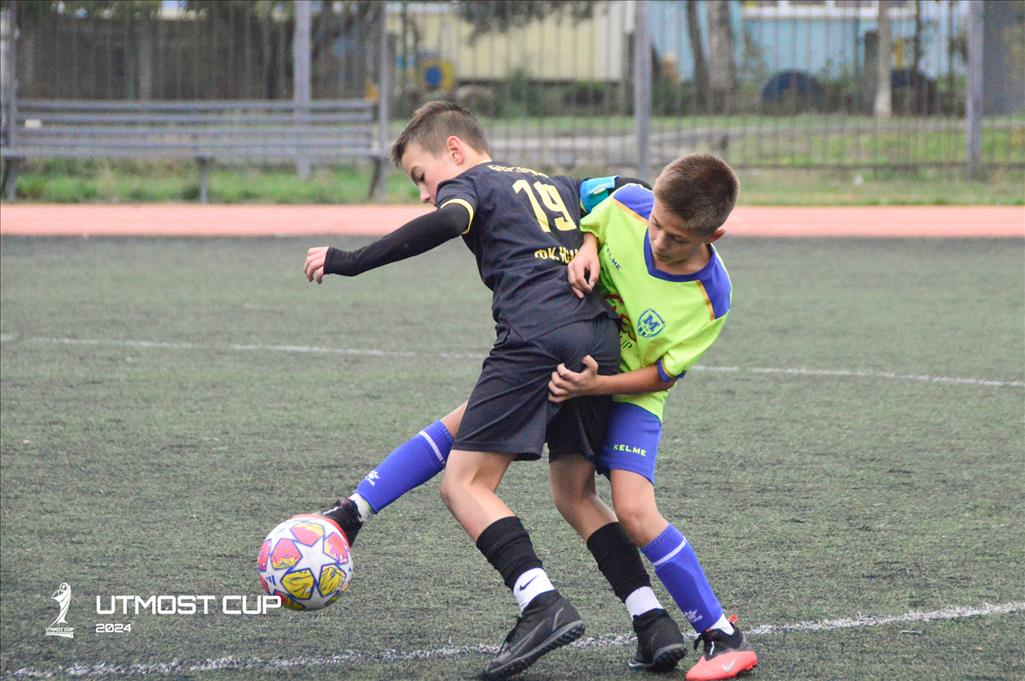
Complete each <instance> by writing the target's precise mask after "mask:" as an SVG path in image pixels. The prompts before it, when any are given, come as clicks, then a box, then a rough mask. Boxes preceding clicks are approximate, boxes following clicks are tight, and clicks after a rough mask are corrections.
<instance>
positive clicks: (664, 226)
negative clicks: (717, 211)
mask: <svg viewBox="0 0 1025 681" xmlns="http://www.w3.org/2000/svg"><path fill="white" fill-rule="evenodd" d="M725 233H726V230H725V229H723V228H722V227H720V228H719V229H717V230H715V231H714V232H713V233H712V234H709V235H707V236H706V235H703V234H699V233H697V232H695V231H694V230H691V229H687V227H686V224H685V221H684V219H683V218H681V217H679V216H678V215H676V214H675V213H673V212H672V211H669V210H666V208H665V207H664V206H662V204H661V203H660V202H659V201H658V200H657V199H656V200H655V205H653V206H652V208H651V215H650V217H649V218H648V240H649V241H650V242H651V253H652V255H653V256H655V264H656V265H663V266H668V267H672V266H680V265H685V264H687V263H688V262H693V261H694V260H696V259H698V258H700V257H702V256H703V255H704V251H705V248H706V246H707V245H708V244H710V243H713V242H715V241H718V239H719V237H721V236H722V235H723V234H725Z"/></svg>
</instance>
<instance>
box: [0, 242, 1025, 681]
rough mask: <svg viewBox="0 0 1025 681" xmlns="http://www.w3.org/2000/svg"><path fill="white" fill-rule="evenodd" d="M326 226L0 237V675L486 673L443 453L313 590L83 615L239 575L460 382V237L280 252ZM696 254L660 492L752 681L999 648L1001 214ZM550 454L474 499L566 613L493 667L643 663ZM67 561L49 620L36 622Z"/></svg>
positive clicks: (1006, 266)
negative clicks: (343, 578)
mask: <svg viewBox="0 0 1025 681" xmlns="http://www.w3.org/2000/svg"><path fill="white" fill-rule="evenodd" d="M323 241H324V240H323V238H317V239H299V240H278V239H264V240H256V239H253V240H187V239H181V240H178V239H166V240H160V239H88V240H80V239H58V240H47V239H21V238H10V237H5V238H4V239H3V240H2V249H0V251H2V262H0V265H2V267H0V272H2V287H0V288H2V300H0V303H2V324H0V333H2V365H0V375H2V382H0V387H2V431H0V446H2V463H0V472H2V506H0V519H2V532H0V547H2V567H0V619H2V637H0V643H2V645H0V648H2V652H0V660H2V670H0V671H2V675H3V678H5V679H6V678H38V677H45V676H53V677H57V678H60V677H64V676H79V677H82V676H86V675H88V677H89V678H92V677H93V676H96V677H100V676H110V677H115V678H127V677H139V676H149V677H164V676H169V677H174V678H195V679H210V680H213V679H254V678H282V677H287V678H297V679H298V678H303V679H308V678H330V679H405V678H429V679H459V678H469V677H471V676H473V675H474V674H475V673H476V672H477V671H479V670H480V669H481V668H482V666H483V664H484V661H485V659H486V657H487V656H488V655H489V650H492V649H491V648H489V646H494V645H497V644H498V643H499V642H500V641H501V640H502V638H503V637H504V635H505V633H506V631H507V630H508V628H509V627H510V626H511V624H512V621H513V617H514V614H515V607H514V605H513V601H512V598H511V597H510V596H509V594H508V593H507V591H506V590H505V588H504V587H502V586H501V584H500V580H499V579H498V577H497V574H496V573H495V572H494V571H493V570H492V568H491V567H490V566H489V565H488V564H487V563H486V561H485V560H484V559H483V557H482V556H481V555H480V554H479V553H478V552H477V551H476V550H475V549H474V548H473V547H472V545H471V543H470V542H469V540H468V539H467V538H466V537H465V535H464V534H463V533H462V530H461V529H459V527H458V526H457V524H456V523H455V521H454V520H453V519H452V518H451V517H450V516H449V514H448V513H447V511H446V510H445V509H444V508H443V506H442V504H441V502H440V499H439V497H438V494H437V481H432V482H431V483H429V484H428V485H426V486H425V487H423V488H421V489H419V490H416V491H415V492H413V493H411V494H410V495H409V496H408V497H406V498H404V499H402V500H400V501H398V502H396V503H395V504H394V505H393V506H391V507H389V508H388V509H387V510H385V512H384V513H383V514H381V515H380V516H379V517H377V518H375V519H373V520H372V521H371V523H370V524H369V525H368V526H367V527H366V528H365V529H364V530H363V532H362V533H361V534H360V535H359V538H358V541H357V542H356V544H355V552H354V555H355V565H356V570H355V575H354V577H353V581H352V585H351V589H350V590H349V592H348V593H347V594H346V596H345V597H344V598H343V599H342V601H341V602H339V603H338V604H336V605H335V606H332V607H331V608H328V609H327V610H324V611H321V612H319V613H293V612H286V611H275V612H273V613H271V614H269V615H266V616H249V617H230V616H226V615H222V614H211V615H207V616H200V615H196V616H184V615H179V616H156V615H151V614H142V615H138V616H136V615H131V616H128V617H124V616H117V617H112V616H98V615H97V614H96V612H95V598H96V595H97V594H100V595H103V596H104V597H109V595H113V594H137V595H142V596H148V595H154V594H218V595H219V594H251V595H256V594H257V593H258V592H259V586H258V585H257V582H256V569H255V562H256V553H257V549H258V548H259V545H260V542H261V540H262V538H263V536H264V534H266V532H267V531H268V530H269V529H270V528H271V527H273V526H274V525H275V524H276V523H277V522H279V521H280V520H282V519H284V518H285V517H287V516H289V515H291V514H293V513H296V512H305V511H311V510H316V509H318V508H321V507H323V506H324V505H325V504H326V503H327V502H331V501H333V500H334V499H335V498H337V497H338V496H339V494H341V493H348V492H349V491H350V489H351V488H352V487H353V486H354V485H355V484H356V483H357V482H358V480H359V479H360V478H361V477H362V475H363V474H364V473H366V472H367V471H368V470H369V469H370V468H371V466H372V465H373V464H374V463H376V462H377V461H378V460H379V458H380V457H381V456H382V455H383V454H384V453H386V452H387V451H389V450H390V449H391V448H392V447H393V446H395V445H397V444H399V443H400V442H401V441H404V440H405V439H406V438H407V437H409V436H411V435H413V434H414V433H416V432H417V431H418V430H419V429H420V428H422V427H423V426H424V425H425V424H426V423H428V422H430V421H431V420H433V419H435V418H437V417H439V416H441V415H442V414H444V413H446V412H447V411H448V410H449V409H450V408H451V407H453V406H455V405H456V404H458V403H459V402H460V401H461V400H462V399H463V398H465V396H466V395H467V394H468V392H469V390H470V388H471V386H472V384H473V381H474V378H475V377H476V375H477V371H478V369H479V365H480V359H481V358H482V357H483V355H484V353H485V352H486V351H487V349H488V347H489V345H490V341H491V340H492V336H493V330H492V324H491V320H490V313H489V294H488V292H487V291H486V289H484V287H483V286H482V285H481V284H480V282H479V279H478V278H477V274H476V270H475V267H474V264H473V259H472V258H471V257H470V256H469V254H468V253H467V252H466V249H465V248H464V247H463V246H462V245H460V244H450V245H448V246H446V247H443V248H441V249H439V250H438V251H436V252H433V253H430V254H427V255H425V256H421V257H419V258H416V259H413V260H410V261H407V262H403V263H399V264H396V265H392V266H390V267H388V268H385V269H382V270H379V271H376V272H372V273H368V274H366V275H363V276H361V277H359V278H356V279H341V278H337V277H333V278H329V280H326V281H325V284H324V285H323V286H320V287H318V286H316V285H312V284H308V283H306V281H305V278H304V277H303V276H302V272H301V265H302V262H303V258H304V256H305V251H306V248H307V247H308V246H311V245H317V244H319V243H322V242H323ZM338 243H339V245H349V246H354V245H357V244H360V243H365V240H361V239H340V240H338ZM720 252H721V253H722V255H723V257H724V259H725V261H726V264H727V267H728V268H729V270H730V274H731V277H732V280H733V284H734V298H733V308H732V312H731V316H730V319H729V320H728V322H727V324H726V327H725V330H724V332H723V335H722V337H721V338H720V339H719V341H718V342H717V344H716V345H715V346H714V347H713V348H712V349H711V350H710V351H709V353H708V354H707V355H706V356H705V357H704V359H703V360H702V367H703V368H702V370H697V369H695V370H694V371H692V372H691V373H690V374H689V375H688V376H687V377H686V379H685V380H684V381H683V382H682V383H681V384H680V385H679V386H677V387H676V388H675V389H674V391H673V395H672V396H671V398H670V402H669V407H668V409H667V412H666V420H667V433H666V436H665V437H664V439H663V449H662V453H661V455H660V461H659V486H658V490H659V492H658V496H659V499H660V508H661V510H662V511H663V513H664V514H665V515H666V516H667V517H668V518H669V519H671V520H673V521H675V522H676V523H677V525H678V526H679V527H680V528H681V529H682V531H683V532H684V534H686V535H687V537H688V539H689V540H690V541H691V543H692V544H693V545H694V546H695V549H696V550H697V552H698V555H699V556H700V558H701V559H702V562H703V564H704V567H705V570H706V573H707V574H708V575H709V578H710V580H711V582H712V585H713V587H714V588H715V589H716V591H717V593H718V595H719V597H720V599H721V600H722V602H723V604H724V605H725V606H726V608H727V610H728V611H730V612H737V613H739V615H740V617H741V624H742V625H743V626H745V627H746V628H747V629H748V630H750V631H751V632H752V636H751V641H752V644H753V645H754V646H755V648H756V650H757V651H758V654H759V658H760V664H759V667H758V668H757V670H756V671H755V672H754V673H753V674H752V675H751V678H755V679H895V680H900V679H976V680H981V679H1020V678H1023V677H1025V658H1023V656H1022V653H1021V651H1022V642H1023V641H1025V586H1023V580H1022V570H1023V566H1025V541H1023V536H1025V520H1023V519H1022V518H1023V516H1022V509H1023V508H1025V386H1023V382H1025V326H1023V320H1025V248H1023V242H1022V241H1020V240H1002V241H995V240H917V241H916V240H887V241H872V240H769V239H729V238H727V239H726V240H724V241H723V242H721V243H720ZM799 369H804V370H806V371H797V370H799ZM926 377H932V378H931V379H930V378H926ZM952 379H970V380H966V381H956V380H952ZM545 468H546V467H545V466H544V465H543V464H542V463H540V462H537V463H525V464H517V465H514V466H513V467H512V468H511V470H510V472H509V474H508V475H507V477H506V479H505V481H504V483H503V485H502V488H501V490H502V494H503V496H504V498H505V499H506V500H507V501H508V502H509V503H510V505H511V506H512V508H514V509H515V510H517V511H518V512H519V514H520V515H521V517H522V518H523V520H524V522H525V524H526V526H527V527H528V529H529V530H530V531H531V533H532V535H533V538H534V541H535V545H536V547H537V549H538V553H539V555H540V556H541V558H542V559H543V560H544V561H545V566H546V568H547V569H548V571H549V573H550V575H551V576H552V579H553V581H554V582H555V583H556V585H557V586H558V587H559V588H560V589H561V590H562V591H563V592H564V593H565V594H566V595H567V596H569V597H570V598H571V599H572V600H573V601H574V603H575V604H576V605H577V607H578V609H579V610H580V612H581V614H582V615H583V616H584V619H585V621H586V623H587V634H586V635H585V639H584V640H583V644H582V645H576V646H573V647H570V648H568V649H562V650H559V651H556V652H554V653H552V654H551V655H548V656H546V657H545V658H542V659H541V660H540V661H539V662H538V663H537V664H536V665H534V667H532V668H531V669H530V670H528V671H527V672H526V673H525V674H523V675H522V677H521V678H523V679H525V680H535V681H540V680H541V679H553V680H554V679H567V680H569V679H573V680H576V679H631V680H634V679H643V678H646V676H645V675H644V674H643V673H639V672H630V671H628V670H627V669H626V665H625V662H626V660H627V659H628V658H629V657H630V656H631V655H632V652H633V643H632V641H631V640H630V634H631V633H632V632H631V630H630V626H629V621H628V618H627V616H626V614H625V610H624V609H623V608H622V606H621V605H620V604H619V603H618V601H616V600H615V597H614V596H613V594H612V593H611V590H610V589H609V588H608V587H607V586H606V584H605V583H604V581H603V580H602V578H601V577H600V576H599V574H598V572H597V570H596V568H595V567H594V563H593V561H592V559H591V557H590V554H588V553H587V551H586V549H585V548H584V546H583V543H582V542H581V541H579V540H578V539H577V538H576V536H575V535H574V534H573V533H572V531H571V530H570V528H569V526H568V525H566V524H565V523H564V522H563V521H562V520H561V519H560V517H559V516H558V514H557V512H556V511H555V510H554V508H553V506H552V504H551V499H550V495H549V492H548V489H547V481H546V470H545ZM603 489H604V490H605V491H606V498H607V487H604V488H603ZM61 582H68V583H69V584H70V585H71V587H72V590H73V596H72V601H71V607H70V610H69V612H68V617H67V623H68V625H69V626H74V627H75V638H74V639H72V640H67V639H58V638H54V637H45V636H44V629H45V627H46V626H47V625H48V624H50V622H51V621H52V620H53V619H54V618H55V617H56V615H57V607H56V604H55V603H54V601H52V600H51V599H50V596H51V594H52V593H53V592H54V590H55V589H56V588H57V586H58V585H59V584H60V583H61ZM656 592H657V593H658V594H659V596H660V598H662V600H663V602H664V603H666V604H669V603H670V600H669V598H668V596H667V595H666V594H665V592H664V591H663V590H662V589H661V586H660V585H658V584H657V580H656ZM958 608H974V609H975V610H974V612H976V613H977V614H975V615H971V616H966V615H969V613H965V612H963V611H960V610H958ZM674 612H675V613H676V614H677V615H678V611H674ZM909 613H924V615H921V616H916V615H914V614H909ZM886 618H892V619H889V620H887V619H886ZM916 618H917V619H916ZM678 619H679V618H678ZM129 621H130V622H132V625H133V628H132V632H131V633H128V634H97V633H95V632H94V628H95V625H96V623H97V622H129ZM799 623H804V625H802V626H800V627H791V626H789V625H795V624H799ZM694 659H695V658H694V657H693V655H692V656H689V657H688V658H687V659H686V660H685V661H684V662H683V664H682V666H683V667H684V668H686V667H687V666H689V665H690V664H691V663H692V662H693V660H694ZM74 665H78V666H74ZM675 678H682V672H681V673H678V674H677V675H676V677H675Z"/></svg>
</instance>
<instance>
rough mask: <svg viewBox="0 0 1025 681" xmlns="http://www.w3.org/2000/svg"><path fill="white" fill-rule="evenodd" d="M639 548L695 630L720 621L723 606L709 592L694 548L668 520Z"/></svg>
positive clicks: (702, 629)
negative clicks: (656, 533)
mask: <svg viewBox="0 0 1025 681" xmlns="http://www.w3.org/2000/svg"><path fill="white" fill-rule="evenodd" d="M641 551H643V552H644V555H645V556H647V557H648V560H650V561H651V564H652V566H654V568H655V574H656V575H658V578H659V579H661V580H662V583H663V584H665V586H666V590H668V591H669V595H670V596H672V597H673V600H674V601H676V604H677V605H678V606H680V610H682V611H683V614H684V617H686V618H687V621H689V622H690V624H691V626H692V627H694V629H695V631H697V632H698V633H699V634H700V633H701V632H703V631H705V630H706V629H708V628H709V627H711V626H712V625H713V624H715V623H716V622H718V621H719V619H720V618H721V617H722V615H723V610H722V606H721V605H719V600H718V599H717V598H716V597H715V594H714V593H712V587H711V585H709V583H708V579H706V578H705V572H704V570H702V569H701V563H699V562H698V557H697V556H696V555H695V554H694V549H692V548H691V547H690V543H689V542H688V541H687V539H686V538H685V537H684V536H683V535H682V534H680V531H679V530H677V529H676V528H675V527H673V525H672V524H671V523H670V525H669V527H667V528H666V529H665V530H663V531H662V534H660V535H658V536H657V537H655V539H653V540H652V541H651V543H650V544H648V545H647V546H645V547H643V548H642V549H641Z"/></svg>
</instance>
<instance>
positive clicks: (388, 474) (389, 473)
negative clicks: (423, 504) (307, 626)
mask: <svg viewBox="0 0 1025 681" xmlns="http://www.w3.org/2000/svg"><path fill="white" fill-rule="evenodd" d="M465 409H466V403H465V402H463V403H462V404H461V405H459V406H458V407H457V408H456V409H455V410H453V411H452V412H450V413H449V414H448V415H447V416H444V417H443V418H441V419H439V420H438V421H435V422H434V423H432V424H430V425H428V426H427V427H425V428H424V429H423V430H421V431H420V432H419V433H417V434H416V435H414V436H413V437H412V438H410V439H409V440H408V441H406V442H405V443H403V444H402V445H400V446H399V447H398V448H396V449H395V450H394V451H392V452H391V453H390V454H389V455H388V456H387V457H385V458H384V460H383V461H381V463H379V464H378V465H377V466H376V467H375V468H374V469H373V470H372V471H370V473H368V474H367V476H366V477H365V478H363V480H362V481H361V482H360V483H359V485H358V486H357V487H356V491H355V492H353V493H352V494H351V495H349V497H348V498H347V499H343V500H341V501H339V502H338V503H337V504H336V505H335V507H334V508H331V509H328V510H326V511H324V515H326V516H328V517H329V518H331V519H332V520H334V521H335V522H336V523H338V525H339V527H341V529H342V531H343V532H344V533H345V536H346V538H347V539H348V540H349V544H350V545H351V544H352V543H353V542H354V541H355V540H356V533H358V532H359V531H360V529H361V528H362V527H363V523H365V522H366V521H368V520H369V519H370V518H371V516H373V515H374V514H376V513H379V512H381V511H382V510H383V509H384V508H385V507H386V506H388V505H389V504H390V503H392V502H393V501H395V500H396V499H398V498H399V497H401V496H402V495H404V494H405V493H406V492H408V491H410V490H412V489H415V488H416V487H419V486H420V485H422V484H424V483H425V482H427V481H428V480H430V479H431V478H433V477H434V476H435V475H437V474H438V473H440V472H441V471H442V470H443V469H444V468H445V461H446V460H447V459H448V454H449V452H450V451H451V450H452V438H453V436H454V434H455V433H456V432H457V431H458V430H459V422H460V421H461V420H462V418H463V411H464V410H465Z"/></svg>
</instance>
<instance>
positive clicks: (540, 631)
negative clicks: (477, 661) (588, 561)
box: [481, 591, 584, 681]
mask: <svg viewBox="0 0 1025 681" xmlns="http://www.w3.org/2000/svg"><path fill="white" fill-rule="evenodd" d="M583 634H584V621H583V620H582V619H580V613H578V612H577V611H576V608H574V607H573V606H572V605H571V604H570V602H569V601H568V600H566V599H565V598H563V596H562V594H560V593H559V592H558V591H546V592H544V593H543V594H539V595H538V596H536V597H535V598H534V600H532V601H531V602H530V604H529V605H527V607H526V609H525V610H524V611H523V614H522V615H520V616H519V618H518V619H517V620H516V626H514V627H513V628H512V631H510V632H509V635H508V636H506V637H505V642H504V643H502V647H501V648H499V649H498V655H496V656H495V657H494V658H493V659H492V660H491V661H490V662H488V663H487V665H485V667H484V671H483V672H482V673H481V678H482V679H486V681H494V680H495V679H507V678H509V677H510V676H514V675H516V674H519V673H520V672H522V671H523V670H524V669H526V668H527V667H529V666H530V665H532V664H534V662H535V661H537V659H538V658H539V657H541V656H542V655H544V654H545V653H548V652H551V651H553V650H555V649H556V648H559V647H561V646H564V645H568V644H570V643H572V642H573V641H575V640H577V639H578V638H580V637H581V636H583Z"/></svg>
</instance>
